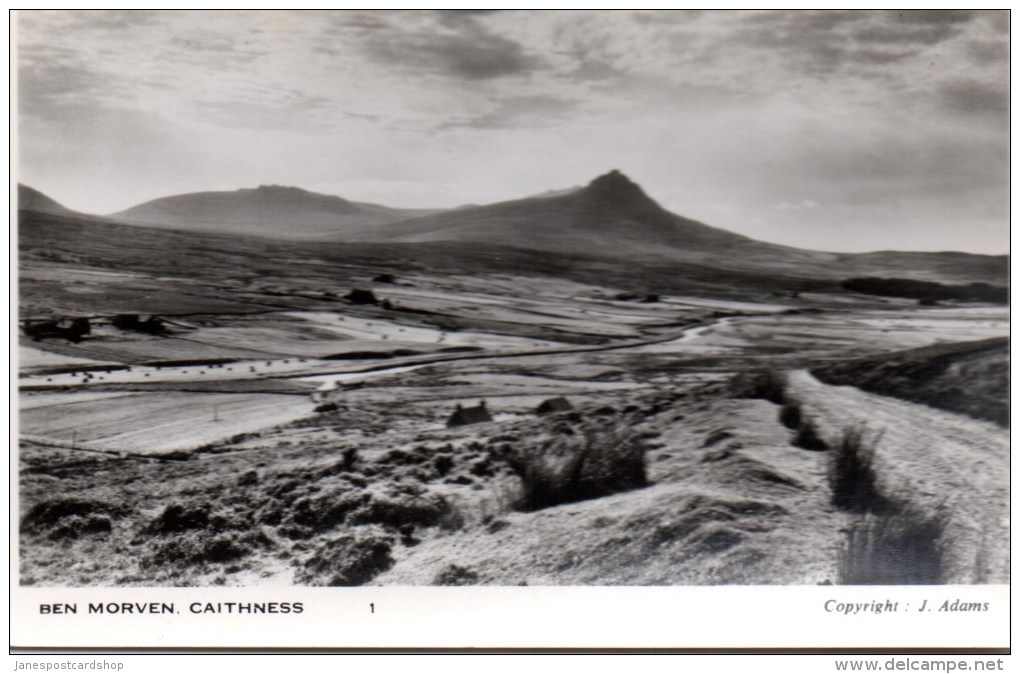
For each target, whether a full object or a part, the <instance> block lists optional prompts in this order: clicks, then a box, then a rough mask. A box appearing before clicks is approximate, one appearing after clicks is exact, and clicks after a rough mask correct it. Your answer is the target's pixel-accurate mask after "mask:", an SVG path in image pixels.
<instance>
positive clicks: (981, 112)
mask: <svg viewBox="0 0 1020 674" xmlns="http://www.w3.org/2000/svg"><path fill="white" fill-rule="evenodd" d="M938 93H939V97H940V99H941V101H942V103H943V104H944V105H945V106H946V108H948V109H949V110H951V111H953V112H956V113H959V114H962V115H978V116H982V117H986V116H987V117H993V118H998V119H999V120H1000V121H1002V122H1003V123H1008V122H1009V91H1007V90H1005V89H1003V88H1002V87H1000V86H995V85H990V84H986V83H983V82H976V81H973V80H957V81H954V82H947V83H946V84H943V85H942V86H941V87H940V88H939V92H938Z"/></svg>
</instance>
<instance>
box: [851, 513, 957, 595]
mask: <svg viewBox="0 0 1020 674" xmlns="http://www.w3.org/2000/svg"><path fill="white" fill-rule="evenodd" d="M947 524H948V518H947V517H946V515H945V514H944V512H943V511H942V510H937V511H935V512H934V513H926V512H924V511H922V510H920V509H918V508H917V507H915V506H910V505H906V504H897V505H894V506H889V507H888V508H887V509H886V510H885V511H884V512H882V513H865V514H862V515H861V516H860V517H859V518H858V519H857V521H856V522H855V523H854V524H853V526H852V527H851V528H850V530H849V531H848V532H847V537H846V541H845V543H844V545H843V547H842V548H841V550H840V554H839V563H838V570H839V582H840V584H843V585H936V584H941V583H945V582H946V571H945V563H944V557H945V547H946V546H945V540H944V534H945V530H946V525H947Z"/></svg>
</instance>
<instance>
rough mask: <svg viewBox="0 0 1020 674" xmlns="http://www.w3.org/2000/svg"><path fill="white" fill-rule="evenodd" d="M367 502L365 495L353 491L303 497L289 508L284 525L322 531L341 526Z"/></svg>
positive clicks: (330, 492)
mask: <svg viewBox="0 0 1020 674" xmlns="http://www.w3.org/2000/svg"><path fill="white" fill-rule="evenodd" d="M368 501H369V496H368V494H367V493H365V492H362V491H359V490H353V489H342V488H341V489H339V490H330V491H328V492H327V493H324V494H317V495H315V496H304V497H301V498H299V499H296V500H295V501H294V502H293V503H292V504H291V506H290V513H289V514H288V515H287V518H286V523H287V524H288V525H289V524H296V525H299V526H302V527H308V528H310V529H312V530H314V531H324V530H326V529H332V528H333V527H335V526H337V525H340V524H343V523H344V522H345V521H346V520H347V518H348V516H349V515H350V514H351V513H353V512H354V511H356V510H357V509H358V508H361V507H363V506H364V505H365V504H366V503H368Z"/></svg>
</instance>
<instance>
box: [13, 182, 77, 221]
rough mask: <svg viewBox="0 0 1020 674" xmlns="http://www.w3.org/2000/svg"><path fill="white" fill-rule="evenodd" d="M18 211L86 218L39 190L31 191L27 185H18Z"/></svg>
mask: <svg viewBox="0 0 1020 674" xmlns="http://www.w3.org/2000/svg"><path fill="white" fill-rule="evenodd" d="M18 210H19V211H31V212H33V213H47V214H49V215H62V216H67V217H88V216H86V215H85V214H84V213H79V212H78V211H74V210H71V209H70V208H67V207H66V206H64V205H63V204H60V203H58V202H57V201H56V200H55V199H51V198H50V197H48V196H46V195H45V194H43V193H42V192H40V191H39V190H37V189H33V188H31V187H29V186H28V185H22V184H21V183H18Z"/></svg>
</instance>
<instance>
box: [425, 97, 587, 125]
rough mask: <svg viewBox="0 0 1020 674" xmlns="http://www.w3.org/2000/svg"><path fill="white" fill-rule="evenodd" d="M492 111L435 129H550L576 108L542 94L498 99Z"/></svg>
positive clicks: (562, 99)
mask: <svg viewBox="0 0 1020 674" xmlns="http://www.w3.org/2000/svg"><path fill="white" fill-rule="evenodd" d="M492 103H493V104H494V106H493V107H492V109H490V110H488V111H486V112H484V113H482V114H480V115H475V116H472V117H468V118H465V119H459V120H450V121H446V122H443V123H442V124H440V125H439V126H438V128H439V129H459V128H472V129H509V128H518V127H524V126H527V127H529V128H541V127H545V126H551V125H554V124H556V123H557V122H558V121H560V120H562V118H563V117H564V116H565V115H566V114H567V113H569V112H571V111H573V110H575V109H576V108H577V102H576V101H572V100H569V99H565V98H558V97H555V96H546V95H531V96H502V97H499V98H495V99H493V100H492Z"/></svg>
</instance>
